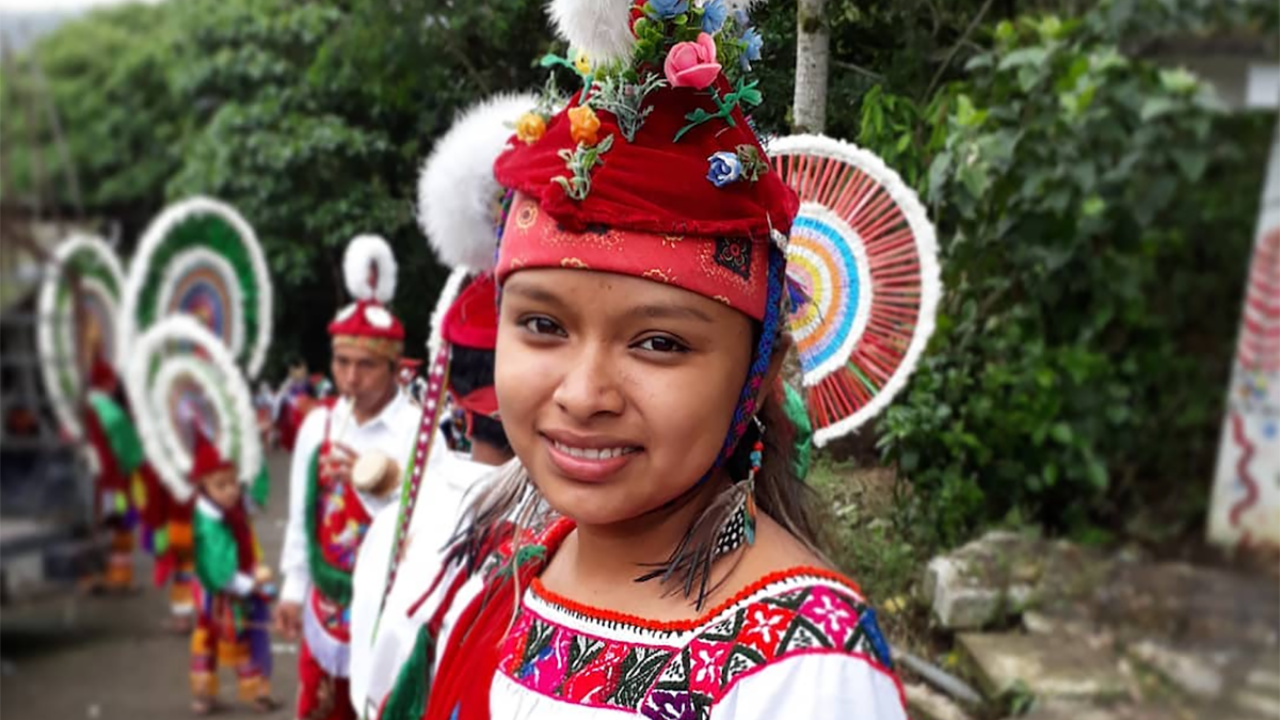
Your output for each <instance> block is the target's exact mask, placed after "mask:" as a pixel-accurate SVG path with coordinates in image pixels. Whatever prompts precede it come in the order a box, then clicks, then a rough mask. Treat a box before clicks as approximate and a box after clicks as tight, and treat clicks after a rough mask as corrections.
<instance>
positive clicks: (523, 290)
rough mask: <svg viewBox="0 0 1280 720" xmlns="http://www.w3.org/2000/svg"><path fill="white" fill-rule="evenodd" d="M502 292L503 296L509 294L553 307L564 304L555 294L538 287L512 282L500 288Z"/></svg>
mask: <svg viewBox="0 0 1280 720" xmlns="http://www.w3.org/2000/svg"><path fill="white" fill-rule="evenodd" d="M502 292H503V293H504V294H507V293H510V294H512V295H519V296H520V297H522V298H524V299H526V300H532V301H534V302H544V303H552V304H555V305H563V304H564V301H563V300H561V299H560V298H559V296H557V295H556V294H555V293H553V292H551V291H550V290H547V289H544V288H541V287H538V286H537V285H528V284H525V283H516V282H512V283H507V285H506V286H505V287H503V288H502Z"/></svg>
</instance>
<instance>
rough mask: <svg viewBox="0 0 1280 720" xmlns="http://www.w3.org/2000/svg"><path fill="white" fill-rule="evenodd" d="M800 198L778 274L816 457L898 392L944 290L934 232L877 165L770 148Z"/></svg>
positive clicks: (781, 143) (786, 142) (801, 146)
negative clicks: (790, 294) (792, 296)
mask: <svg viewBox="0 0 1280 720" xmlns="http://www.w3.org/2000/svg"><path fill="white" fill-rule="evenodd" d="M769 156H770V159H771V161H772V163H773V168H774V170H776V171H777V172H778V173H779V175H780V176H781V177H782V179H783V180H784V181H785V182H786V183H787V184H788V185H790V186H791V187H792V188H793V189H794V190H795V191H796V193H797V194H798V195H799V196H800V202H801V206H800V214H799V216H798V217H797V218H796V220H795V223H794V224H793V225H792V226H791V237H790V242H789V244H788V249H787V274H788V276H789V281H790V282H791V283H792V284H793V286H795V285H798V286H799V291H800V293H801V294H802V295H804V296H806V297H807V301H805V302H800V303H795V304H793V308H792V311H791V317H790V326H791V333H792V337H793V338H794V339H795V342H796V349H797V352H798V354H799V359H800V369H801V372H802V379H803V384H804V391H805V401H806V405H807V407H808V409H809V416H810V419H811V420H812V422H813V428H814V443H815V444H817V445H819V446H821V445H823V444H825V443H827V442H830V441H831V440H833V439H835V438H837V437H840V436H842V435H845V434H847V433H851V432H853V431H854V430H856V429H858V427H860V426H861V425H862V424H863V423H865V422H866V421H867V420H869V419H871V418H872V417H874V416H875V415H876V414H877V413H879V412H880V411H881V410H882V409H883V408H884V407H885V406H886V405H887V404H888V403H889V402H890V400H892V398H893V396H894V395H895V394H896V393H897V392H898V391H899V390H901V389H902V387H903V386H904V385H905V384H906V381H907V378H908V377H909V376H910V375H911V372H912V370H913V369H914V368H915V365H916V362H917V361H918V360H919V358H920V353H921V352H922V351H923V350H924V347H925V345H926V344H927V343H928V340H929V336H930V334H932V332H933V325H934V316H935V313H936V310H937V305H938V298H939V296H940V295H941V293H942V283H941V280H940V278H939V272H938V258H937V252H938V251H937V243H936V241H935V239H934V231H933V225H932V224H931V223H930V222H929V220H928V218H927V217H926V215H925V209H924V206H923V205H921V204H920V201H919V199H918V198H917V197H916V193H915V191H913V190H912V189H911V188H909V187H908V186H907V185H906V183H904V182H903V181H902V178H900V177H899V176H898V174H897V173H895V172H894V171H893V170H891V169H889V168H888V167H887V166H886V165H885V164H884V162H883V161H882V160H880V158H878V157H876V156H875V155H874V154H872V153H870V152H867V151H866V150H863V149H861V148H859V147H857V146H854V145H851V144H849V143H846V142H843V141H840V140H835V139H833V138H829V137H825V136H822V135H793V136H790V137H785V138H779V139H777V140H774V141H772V142H771V143H769Z"/></svg>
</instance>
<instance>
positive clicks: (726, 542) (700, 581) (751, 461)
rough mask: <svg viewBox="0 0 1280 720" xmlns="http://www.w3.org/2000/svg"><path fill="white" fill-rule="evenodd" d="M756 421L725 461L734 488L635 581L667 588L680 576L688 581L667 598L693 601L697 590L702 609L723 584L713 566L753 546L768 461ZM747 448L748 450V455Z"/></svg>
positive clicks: (723, 493) (715, 500)
mask: <svg viewBox="0 0 1280 720" xmlns="http://www.w3.org/2000/svg"><path fill="white" fill-rule="evenodd" d="M752 420H753V422H752V423H751V425H749V426H748V429H747V432H746V433H744V434H743V437H742V441H741V442H739V444H738V448H739V449H738V450H737V451H735V452H734V454H733V455H732V456H730V457H729V459H728V460H727V461H726V462H725V469H726V470H727V471H728V472H729V477H730V478H734V480H733V483H732V484H731V485H729V487H727V488H725V489H724V490H722V491H721V492H720V493H718V494H717V495H716V496H715V498H713V499H712V500H711V503H710V504H709V505H707V508H706V509H705V510H703V511H702V513H701V514H700V515H699V516H698V519H697V520H695V521H694V522H693V524H691V525H690V526H689V530H688V531H686V532H685V534H684V537H683V538H681V540H680V543H679V544H677V545H676V548H675V550H673V551H672V552H671V555H670V556H669V557H668V558H667V560H666V562H662V563H656V564H654V565H652V566H650V567H653V568H654V569H653V570H651V571H650V572H648V573H646V574H644V575H641V576H640V577H638V578H636V582H646V581H648V580H653V579H655V578H660V579H661V582H662V583H663V584H664V585H666V584H668V581H669V580H670V579H671V578H672V577H673V576H675V575H676V574H677V573H678V574H680V575H682V576H683V577H684V582H683V583H678V584H675V585H674V587H669V589H668V591H667V594H668V595H670V594H672V593H675V592H683V593H684V595H685V596H686V597H689V596H694V590H695V585H696V586H697V587H696V590H697V594H696V596H695V601H694V604H695V607H697V608H698V609H699V610H701V609H702V606H703V604H704V603H705V602H706V599H707V596H708V595H710V594H711V593H713V592H715V590H716V588H718V587H719V586H720V583H715V584H714V585H713V584H712V583H711V566H712V564H713V563H715V561H716V560H718V559H719V558H721V557H723V556H725V555H728V554H730V553H733V552H734V551H736V550H738V549H740V548H742V546H743V545H744V544H746V545H751V544H754V543H755V538H756V512H757V511H756V501H755V487H756V473H758V472H759V471H760V465H761V463H762V461H763V459H764V423H763V422H761V421H760V418H759V417H753V418H752ZM746 448H750V450H749V451H746V452H744V450H745V449H746Z"/></svg>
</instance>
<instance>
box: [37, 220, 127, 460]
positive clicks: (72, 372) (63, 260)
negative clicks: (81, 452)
mask: <svg viewBox="0 0 1280 720" xmlns="http://www.w3.org/2000/svg"><path fill="white" fill-rule="evenodd" d="M123 287H124V273H123V271H122V270H121V267H120V259H119V258H118V257H117V256H116V253H115V251H114V250H112V249H111V247H110V246H109V245H107V243H106V242H105V241H103V240H102V239H101V238H99V237H94V236H88V235H75V236H72V237H70V238H68V239H67V240H66V241H65V242H63V243H62V244H61V245H59V246H58V248H57V250H55V251H54V255H53V260H52V262H51V263H49V265H48V266H46V267H45V275H44V279H43V281H42V283H41V286H40V295H39V298H38V300H37V314H38V317H39V322H38V324H37V326H36V347H37V351H38V352H39V354H40V358H41V363H40V366H41V367H40V370H41V373H42V374H43V376H44V383H45V388H46V389H47V391H48V393H49V397H50V399H51V400H52V403H53V408H54V412H55V414H56V415H57V417H58V421H59V422H60V423H61V424H62V427H63V428H65V429H66V431H67V432H68V433H70V434H71V435H73V436H76V437H79V436H80V435H81V434H82V432H83V428H82V426H81V422H80V411H79V408H78V403H79V402H80V398H81V395H82V393H83V391H84V389H85V388H86V386H87V383H88V381H89V380H90V379H91V376H92V375H93V374H94V372H95V370H96V372H97V373H98V374H101V373H103V372H105V371H109V370H112V369H113V368H114V367H115V366H116V363H115V359H116V358H117V357H122V356H120V355H117V348H118V345H117V342H116V335H117V333H118V331H119V328H118V326H117V323H118V317H119V304H120V294H121V291H122V289H123ZM77 290H78V291H79V292H78V294H77V292H76V291H77ZM103 366H105V368H104V367H103Z"/></svg>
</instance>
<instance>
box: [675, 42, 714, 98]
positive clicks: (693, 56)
mask: <svg viewBox="0 0 1280 720" xmlns="http://www.w3.org/2000/svg"><path fill="white" fill-rule="evenodd" d="M662 69H663V72H665V73H666V76H667V82H669V83H671V87H691V88H695V89H697V90H701V89H703V88H705V87H707V86H708V85H710V84H711V83H713V82H715V80H716V76H717V75H719V74H720V63H718V62H716V41H715V38H713V37H711V36H710V35H708V34H707V33H702V34H700V35H698V41H697V42H682V43H676V46H675V47H673V48H671V52H669V53H667V60H666V62H665V63H663V65H662Z"/></svg>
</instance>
